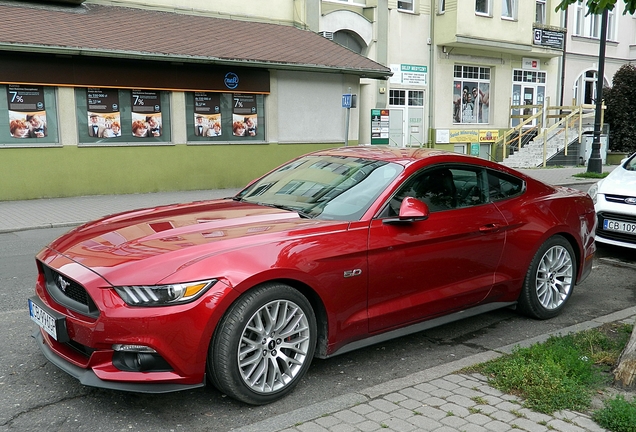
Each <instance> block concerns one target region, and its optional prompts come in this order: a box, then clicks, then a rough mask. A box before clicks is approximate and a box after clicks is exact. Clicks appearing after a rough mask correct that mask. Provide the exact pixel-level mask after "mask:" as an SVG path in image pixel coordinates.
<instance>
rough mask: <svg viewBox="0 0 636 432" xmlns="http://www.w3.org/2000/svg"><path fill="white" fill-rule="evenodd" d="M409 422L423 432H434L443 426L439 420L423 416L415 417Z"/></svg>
mask: <svg viewBox="0 0 636 432" xmlns="http://www.w3.org/2000/svg"><path fill="white" fill-rule="evenodd" d="M407 421H408V422H409V423H411V424H412V425H414V426H415V427H416V428H417V429H418V430H421V431H432V430H434V429H437V428H439V427H441V426H442V424H441V423H440V422H438V421H437V420H435V419H432V418H430V417H426V416H423V415H421V416H413V417H411V418H410V419H408V420H407Z"/></svg>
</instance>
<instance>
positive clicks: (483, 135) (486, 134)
mask: <svg viewBox="0 0 636 432" xmlns="http://www.w3.org/2000/svg"><path fill="white" fill-rule="evenodd" d="M498 138H499V131H498V130H497V129H492V130H480V131H479V142H483V143H489V142H495V141H497V139H498Z"/></svg>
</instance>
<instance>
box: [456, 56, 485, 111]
mask: <svg viewBox="0 0 636 432" xmlns="http://www.w3.org/2000/svg"><path fill="white" fill-rule="evenodd" d="M454 77H455V80H454V82H453V123H473V124H475V123H479V124H487V123H489V121H490V118H489V116H490V68H484V67H478V66H461V65H455V68H454Z"/></svg>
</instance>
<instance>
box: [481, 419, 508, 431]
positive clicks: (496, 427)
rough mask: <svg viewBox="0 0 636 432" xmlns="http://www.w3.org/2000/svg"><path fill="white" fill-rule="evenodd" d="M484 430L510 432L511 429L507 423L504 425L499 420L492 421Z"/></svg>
mask: <svg viewBox="0 0 636 432" xmlns="http://www.w3.org/2000/svg"><path fill="white" fill-rule="evenodd" d="M484 429H486V430H488V431H493V432H504V431H510V430H511V427H510V425H509V424H508V423H504V422H502V421H499V420H492V421H490V422H488V423H486V424H485V425H484Z"/></svg>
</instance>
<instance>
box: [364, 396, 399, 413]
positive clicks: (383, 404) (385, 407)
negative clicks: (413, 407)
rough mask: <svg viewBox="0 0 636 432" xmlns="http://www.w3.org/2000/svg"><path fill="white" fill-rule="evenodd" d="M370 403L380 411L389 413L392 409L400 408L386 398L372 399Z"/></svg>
mask: <svg viewBox="0 0 636 432" xmlns="http://www.w3.org/2000/svg"><path fill="white" fill-rule="evenodd" d="M369 405H371V406H372V407H373V408H376V409H378V410H380V411H384V412H387V413H388V412H391V411H395V410H396V409H398V408H399V406H398V405H396V404H394V403H393V402H389V401H386V400H384V399H376V400H372V401H371V402H369Z"/></svg>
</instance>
